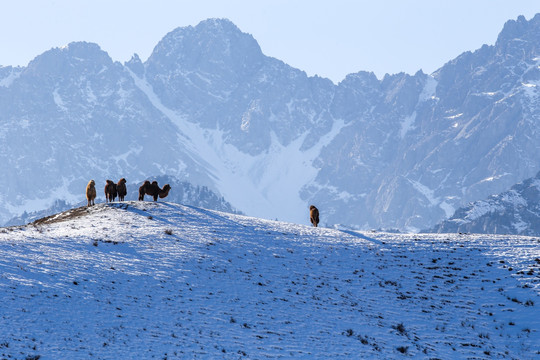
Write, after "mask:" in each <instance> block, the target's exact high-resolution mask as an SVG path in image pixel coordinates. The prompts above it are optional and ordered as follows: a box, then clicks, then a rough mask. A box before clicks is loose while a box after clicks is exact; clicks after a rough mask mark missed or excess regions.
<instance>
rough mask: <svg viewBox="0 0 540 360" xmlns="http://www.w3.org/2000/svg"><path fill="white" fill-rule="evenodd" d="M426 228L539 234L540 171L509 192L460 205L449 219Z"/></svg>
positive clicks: (442, 230)
mask: <svg viewBox="0 0 540 360" xmlns="http://www.w3.org/2000/svg"><path fill="white" fill-rule="evenodd" d="M428 231H431V232H473V233H475V232H478V233H488V234H515V235H529V236H538V235H539V234H540V173H538V174H537V175H536V177H534V178H530V179H527V180H525V181H523V182H521V183H519V184H516V185H514V186H512V188H511V189H510V190H508V191H505V192H503V193H501V194H498V195H492V196H490V197H488V198H487V199H485V200H479V201H475V202H473V203H470V204H468V206H465V207H462V208H459V209H458V210H456V212H455V213H454V215H453V216H452V217H450V218H449V219H448V220H445V221H443V222H441V223H440V224H438V225H437V226H435V227H433V228H432V229H430V230H428Z"/></svg>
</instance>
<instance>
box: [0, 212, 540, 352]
mask: <svg viewBox="0 0 540 360" xmlns="http://www.w3.org/2000/svg"><path fill="white" fill-rule="evenodd" d="M306 215H307V214H306ZM307 221H308V219H307V218H306V222H307ZM0 274H1V275H0V292H1V294H0V297H1V298H2V299H3V304H2V309H1V310H0V312H1V313H0V329H2V331H1V332H0V358H26V357H28V358H30V357H34V358H35V357H36V356H41V357H42V358H113V357H114V358H234V359H236V358H239V357H246V358H276V357H284V358H292V357H309V358H333V359H335V358H346V359H349V358H366V357H370V358H384V359H388V358H402V357H403V355H408V356H413V357H426V358H445V359H447V358H471V357H474V358H486V357H490V356H492V357H496V358H521V359H530V358H534V357H537V356H539V355H540V352H539V351H540V348H539V347H538V344H540V332H539V331H540V319H539V318H538V316H537V315H538V306H540V296H539V293H540V242H539V239H537V238H531V237H520V236H488V235H444V234H437V235H433V234H422V235H402V234H399V235H398V234H386V233H362V232H349V231H340V230H336V229H325V228H312V227H308V226H303V225H296V224H290V223H283V222H276V221H268V220H261V219H257V218H251V217H245V216H240V215H234V214H228V213H221V212H217V211H210V210H204V209H200V208H195V207H190V206H182V205H178V204H173V203H166V202H160V203H153V202H126V203H112V204H100V205H96V206H94V207H91V208H78V209H73V210H71V211H68V212H65V213H61V214H58V215H55V216H52V217H49V218H45V219H42V220H40V221H37V222H35V223H33V224H29V225H27V226H23V227H10V228H3V229H0Z"/></svg>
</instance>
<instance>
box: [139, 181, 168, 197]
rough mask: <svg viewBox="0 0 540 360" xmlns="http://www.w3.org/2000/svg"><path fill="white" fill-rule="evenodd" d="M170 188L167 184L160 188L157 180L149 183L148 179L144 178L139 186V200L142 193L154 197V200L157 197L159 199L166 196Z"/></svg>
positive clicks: (142, 195)
mask: <svg viewBox="0 0 540 360" xmlns="http://www.w3.org/2000/svg"><path fill="white" fill-rule="evenodd" d="M170 190H171V186H170V185H169V184H165V186H163V189H160V187H159V185H158V183H157V181H153V182H152V183H150V181H148V180H146V181H145V182H144V183H143V184H142V185H141V187H140V188H139V200H140V201H143V200H144V195H150V196H152V197H153V198H154V201H157V199H158V197H159V198H161V199H163V198H165V197H167V195H169V191H170Z"/></svg>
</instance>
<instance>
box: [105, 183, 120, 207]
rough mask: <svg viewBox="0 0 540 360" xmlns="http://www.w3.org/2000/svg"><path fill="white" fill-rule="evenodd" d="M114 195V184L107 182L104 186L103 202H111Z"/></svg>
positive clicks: (115, 193) (115, 192)
mask: <svg viewBox="0 0 540 360" xmlns="http://www.w3.org/2000/svg"><path fill="white" fill-rule="evenodd" d="M116 195H117V191H116V184H115V183H114V181H112V180H107V184H106V185H105V202H113V201H114V199H115V198H116Z"/></svg>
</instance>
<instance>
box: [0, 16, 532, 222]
mask: <svg viewBox="0 0 540 360" xmlns="http://www.w3.org/2000/svg"><path fill="white" fill-rule="evenodd" d="M494 37H495V34H494ZM539 39H540V14H538V15H536V16H535V17H534V18H532V19H530V20H526V19H525V18H524V17H519V18H517V19H516V20H510V21H508V22H507V23H506V24H505V25H504V27H503V29H502V31H501V33H500V34H499V36H498V38H497V41H496V42H495V44H494V45H491V46H488V45H486V46H483V47H482V48H480V49H478V50H476V51H472V52H466V53H464V54H462V55H460V56H458V57H457V58H456V59H453V60H450V61H449V62H448V63H446V64H444V65H443V66H442V67H441V68H440V69H439V70H437V71H436V72H434V73H433V74H424V73H423V72H422V71H418V72H417V73H416V74H414V75H408V74H394V75H386V76H384V77H383V78H382V79H377V78H376V76H375V75H374V74H373V73H369V72H362V71H360V72H358V73H355V74H350V75H348V76H347V77H346V78H345V79H344V80H343V81H342V82H340V83H339V84H334V83H332V82H331V81H330V80H328V79H323V78H320V77H317V76H315V77H308V76H307V75H306V74H305V73H304V72H303V71H302V70H300V69H295V68H292V67H291V66H289V65H287V64H285V63H283V62H282V61H280V60H278V59H275V58H272V57H269V56H267V55H265V54H264V53H263V49H261V48H260V46H259V45H258V43H257V41H256V39H254V38H253V37H252V36H251V35H249V34H246V33H244V32H242V31H241V30H240V29H239V28H238V27H236V25H234V24H233V23H232V22H230V21H229V20H226V19H209V20H205V21H202V22H201V23H199V24H198V25H196V26H187V27H179V28H177V29H174V30H172V31H171V32H170V33H168V34H166V35H165V36H164V37H163V39H162V40H161V41H159V43H158V44H157V45H156V47H155V49H154V51H153V53H152V54H151V56H150V57H149V58H148V59H146V60H144V61H143V60H141V59H140V58H139V57H138V56H136V55H134V56H133V58H132V59H131V60H130V61H128V62H126V63H125V64H121V63H119V62H114V61H113V60H112V59H111V58H110V57H109V55H108V54H107V53H106V52H104V51H103V50H102V49H101V48H100V47H99V45H97V44H91V43H87V42H74V43H70V44H68V45H66V46H63V47H59V48H54V49H51V50H49V51H46V52H45V53H43V54H40V55H38V56H37V57H36V58H35V59H34V60H33V61H31V62H30V63H29V64H28V66H27V67H20V68H12V67H1V68H0V140H1V141H2V145H3V146H2V148H0V163H2V164H3V167H4V169H6V170H5V171H4V175H3V176H2V177H0V189H2V191H1V192H0V223H4V222H5V221H7V220H8V219H10V218H12V217H13V216H17V215H20V214H22V213H23V212H24V211H26V212H32V211H37V210H42V209H45V208H48V207H50V206H51V205H52V204H53V203H54V201H55V200H56V199H62V200H64V201H66V202H68V203H77V202H78V201H81V198H82V199H84V197H83V194H84V188H85V186H86V184H87V182H88V180H90V179H94V180H96V182H97V183H102V182H104V180H105V179H108V178H113V179H119V178H121V177H125V178H126V179H128V181H130V182H136V183H138V182H141V181H142V180H144V179H145V178H146V177H147V176H150V175H152V174H162V175H165V174H167V175H170V176H174V177H176V178H178V179H180V180H182V181H188V182H190V183H191V184H193V185H194V186H206V187H208V188H209V189H210V190H212V191H213V192H215V193H216V194H217V196H219V197H223V198H224V199H225V200H226V201H227V202H229V203H230V204H231V206H232V207H234V208H235V209H238V210H239V211H241V212H243V213H245V214H248V215H250V216H257V217H262V218H266V219H279V220H286V221H290V222H297V223H298V222H301V221H302V220H303V213H304V211H305V208H306V206H308V205H309V204H316V205H317V206H318V207H319V208H320V209H323V211H324V214H325V220H324V221H325V223H326V224H328V225H332V224H346V225H349V226H351V227H355V228H361V229H371V228H399V229H402V230H403V229H406V230H418V229H424V228H429V227H431V226H434V225H435V224H437V223H439V222H440V221H441V220H443V219H446V218H448V217H450V216H451V215H452V214H453V213H454V211H455V209H457V208H459V207H461V206H465V205H466V204H468V203H469V202H471V201H476V200H480V199H485V198H486V197H487V196H489V195H492V194H497V193H500V192H502V191H505V190H506V189H508V188H509V187H510V186H512V185H514V184H516V183H518V182H520V181H522V180H523V179H526V178H529V177H532V176H534V175H535V174H536V173H537V172H538V171H539V170H540V121H539V119H540V93H539V91H538V86H539V85H540V53H539V50H538V49H540V46H539Z"/></svg>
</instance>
